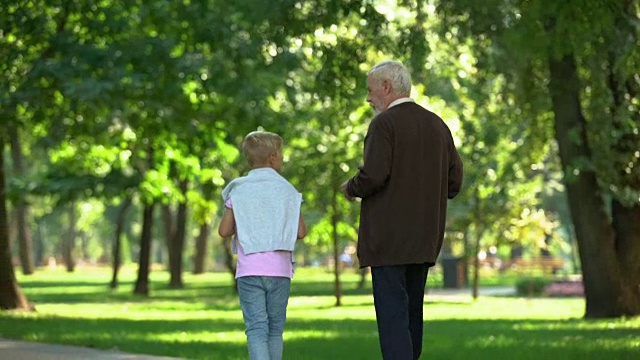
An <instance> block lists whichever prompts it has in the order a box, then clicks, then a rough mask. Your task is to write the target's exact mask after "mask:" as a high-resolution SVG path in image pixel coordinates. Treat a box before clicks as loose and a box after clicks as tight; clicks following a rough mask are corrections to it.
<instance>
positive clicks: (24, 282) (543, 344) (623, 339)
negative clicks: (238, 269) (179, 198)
mask: <svg viewBox="0 0 640 360" xmlns="http://www.w3.org/2000/svg"><path fill="white" fill-rule="evenodd" d="M109 279H110V274H109V270H108V269H81V268H79V269H78V271H77V272H76V273H72V274H69V273H66V272H64V271H62V270H41V271H39V272H37V273H36V274H35V275H32V276H29V277H26V276H22V275H19V281H20V283H21V286H22V288H23V290H24V291H25V293H26V294H27V296H28V298H29V300H30V301H32V302H34V303H35V305H36V308H37V312H35V313H26V312H0V337H4V338H13V339H23V340H28V341H37V342H47V343H61V344H73V345H80V346H86V347H94V348H101V349H113V348H117V349H119V350H121V351H127V352H133V353H146V354H157V355H164V356H176V357H184V358H189V359H246V358H247V355H246V354H247V353H246V340H245V335H244V325H243V322H242V313H241V311H240V309H239V306H238V300H237V297H236V295H235V294H234V292H233V291H232V289H231V281H232V280H231V277H230V276H229V275H228V274H224V273H210V274H205V275H201V276H193V275H191V274H185V276H184V280H185V284H186V288H184V289H180V290H171V289H168V288H167V287H166V284H167V283H168V275H167V274H166V272H159V271H156V272H153V273H152V278H151V281H152V286H151V288H152V290H151V297H149V298H144V297H138V296H134V295H132V294H131V292H132V289H133V281H134V279H135V271H134V270H133V269H124V270H123V271H122V272H121V279H122V282H121V286H120V288H119V289H118V290H116V291H111V290H108V289H107V286H106V284H108V282H109ZM343 280H344V284H343V287H344V293H345V294H346V295H345V296H344V297H343V306H341V307H334V303H335V298H334V297H333V296H332V287H333V283H332V281H333V279H332V275H331V274H328V273H325V272H324V271H321V270H310V269H300V270H298V271H297V273H296V277H295V278H294V281H293V285H292V296H291V299H290V302H289V308H288V319H287V327H286V329H285V359H296V360H297V359H318V360H319V359H331V360H341V359H345V360H346V359H349V360H351V359H354V360H355V359H363V360H364V359H366V360H371V359H380V355H379V350H378V340H377V332H376V323H375V314H374V310H373V301H372V297H371V295H370V289H369V288H368V287H367V288H366V289H364V290H358V289H356V283H357V280H358V276H357V275H356V274H353V273H347V274H344V275H343ZM496 282H497V283H501V282H500V281H499V280H497V281H496ZM368 286H370V285H368ZM430 286H433V283H430ZM432 298H433V299H437V301H435V300H432V299H430V296H429V295H427V298H426V299H427V302H426V304H425V319H426V322H425V340H424V348H425V356H423V357H424V358H429V359H465V360H466V359H492V360H497V359H540V358H550V359H563V360H564V359H579V360H586V359H638V358H640V319H639V318H634V319H615V320H589V321H587V320H582V319H580V317H581V316H582V314H583V312H584V301H583V300H582V299H548V298H530V299H527V298H515V297H513V298H510V297H481V298H480V299H479V300H478V301H475V302H472V301H470V299H469V298H468V297H466V296H462V297H456V298H447V299H443V298H440V297H437V298H436V297H435V296H434V297H432Z"/></svg>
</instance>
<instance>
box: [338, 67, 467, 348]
mask: <svg viewBox="0 0 640 360" xmlns="http://www.w3.org/2000/svg"><path fill="white" fill-rule="evenodd" d="M367 91H368V96H367V101H368V102H369V103H370V104H371V105H372V106H373V109H374V111H375V113H376V116H375V117H374V118H373V120H372V121H371V124H370V125H369V130H368V131H367V135H366V137H365V140H364V162H363V165H362V166H361V167H360V168H359V170H358V172H357V173H356V175H355V176H354V177H353V178H351V179H349V180H348V181H346V182H345V183H344V184H343V185H342V191H343V193H344V195H345V196H346V197H347V199H349V200H353V199H354V198H356V197H359V198H361V199H362V203H361V214H360V229H359V232H358V247H357V249H358V250H357V254H358V258H359V264H360V267H366V266H370V267H371V280H372V285H373V298H374V304H375V310H376V320H377V323H378V334H379V339H380V348H381V351H382V356H383V358H384V359H386V360H408V359H418V358H419V357H420V354H421V353H422V331H423V314H422V307H423V301H424V290H425V284H426V280H427V275H428V272H429V268H430V267H432V266H433V265H434V264H435V263H436V259H437V258H438V255H439V253H440V249H441V247H442V241H443V238H444V231H445V217H446V211H447V199H451V198H453V197H455V196H456V195H457V194H458V192H459V191H460V188H461V186H462V161H461V160H460V156H459V155H458V152H457V151H456V148H455V146H454V142H453V138H452V136H451V131H450V130H449V128H448V127H447V125H446V124H445V123H444V122H443V121H442V119H441V118H440V117H439V116H438V115H436V114H434V113H432V112H430V111H428V110H426V109H424V108H423V107H422V106H420V105H418V104H416V103H415V102H414V100H412V99H411V98H410V97H409V95H410V92H411V76H410V75H409V72H408V71H407V69H406V68H405V67H404V66H403V65H402V63H400V62H397V61H384V62H381V63H379V64H377V65H375V66H374V67H373V68H372V69H371V70H370V71H369V73H368V76H367Z"/></svg>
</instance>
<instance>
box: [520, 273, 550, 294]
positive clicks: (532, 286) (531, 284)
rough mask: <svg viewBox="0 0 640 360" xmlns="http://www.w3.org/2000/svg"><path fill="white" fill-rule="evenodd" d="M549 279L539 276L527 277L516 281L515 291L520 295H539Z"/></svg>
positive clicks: (548, 282)
mask: <svg viewBox="0 0 640 360" xmlns="http://www.w3.org/2000/svg"><path fill="white" fill-rule="evenodd" d="M551 282H552V281H551V280H549V279H546V278H541V277H528V278H523V279H520V280H518V281H517V282H516V293H517V294H518V295H520V296H541V295H542V294H543V293H544V289H545V287H547V286H548V285H549V284H551Z"/></svg>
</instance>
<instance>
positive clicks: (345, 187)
mask: <svg viewBox="0 0 640 360" xmlns="http://www.w3.org/2000/svg"><path fill="white" fill-rule="evenodd" d="M347 184H349V180H347V181H345V182H344V184H342V185H341V186H340V190H342V193H343V194H344V197H345V198H347V200H349V201H353V200H355V199H356V198H355V197H354V196H351V195H349V192H348V191H347Z"/></svg>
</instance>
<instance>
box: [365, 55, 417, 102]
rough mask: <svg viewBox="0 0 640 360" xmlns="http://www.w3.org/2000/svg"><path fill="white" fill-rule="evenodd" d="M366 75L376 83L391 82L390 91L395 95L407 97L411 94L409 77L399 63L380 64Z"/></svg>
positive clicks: (386, 62)
mask: <svg viewBox="0 0 640 360" xmlns="http://www.w3.org/2000/svg"><path fill="white" fill-rule="evenodd" d="M368 75H369V77H371V79H373V80H374V81H377V82H378V83H382V82H383V81H385V80H388V81H389V82H391V89H392V92H393V93H394V94H395V95H401V96H407V97H408V96H409V95H410V94H411V75H410V74H409V71H408V70H407V68H406V67H404V65H402V63H401V62H400V61H395V60H386V61H383V62H380V63H378V64H376V65H375V66H374V67H373V68H371V70H369V73H368Z"/></svg>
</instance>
